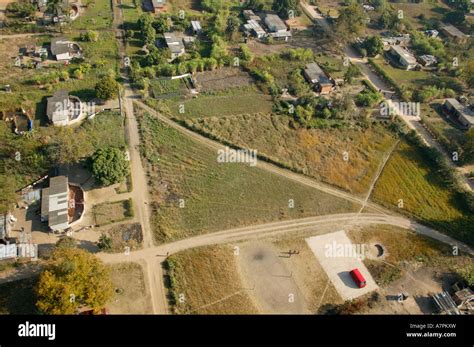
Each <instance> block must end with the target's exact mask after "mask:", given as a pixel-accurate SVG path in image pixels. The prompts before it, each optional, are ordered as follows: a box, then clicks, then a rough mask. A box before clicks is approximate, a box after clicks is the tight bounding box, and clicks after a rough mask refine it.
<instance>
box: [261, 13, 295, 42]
mask: <svg viewBox="0 0 474 347" xmlns="http://www.w3.org/2000/svg"><path fill="white" fill-rule="evenodd" d="M264 18H265V19H264V22H265V25H266V26H267V28H268V31H269V36H270V37H272V38H274V39H277V40H284V41H288V39H289V38H290V37H291V31H289V30H288V28H287V27H286V24H285V22H283V21H282V20H281V18H280V17H278V16H277V15H276V14H270V13H267V14H266V15H265V17H264Z"/></svg>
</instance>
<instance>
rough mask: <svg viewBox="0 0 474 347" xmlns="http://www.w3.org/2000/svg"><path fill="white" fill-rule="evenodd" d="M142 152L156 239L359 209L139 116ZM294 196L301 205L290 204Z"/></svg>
mask: <svg viewBox="0 0 474 347" xmlns="http://www.w3.org/2000/svg"><path fill="white" fill-rule="evenodd" d="M139 124H140V133H141V138H142V140H141V153H142V155H143V157H144V158H145V159H146V160H147V161H148V163H149V169H148V171H149V175H150V184H151V187H152V196H153V200H154V201H153V203H152V209H153V217H152V224H153V225H154V233H155V240H156V241H158V242H160V243H161V242H165V241H171V240H175V239H181V238H185V237H190V236H193V235H198V234H202V233H208V232H213V231H218V230H224V229H228V228H232V227H236V226H244V225H251V224H260V223H265V222H270V221H276V220H283V219H291V218H300V217H305V216H314V215H323V214H327V213H342V212H348V211H354V210H355V209H356V208H357V207H356V206H354V205H353V204H352V203H350V202H348V201H345V200H341V199H338V198H334V197H332V196H330V195H327V194H325V193H322V192H321V191H318V190H316V189H308V188H307V187H305V186H301V185H299V184H297V183H295V182H292V181H289V180H286V179H284V178H282V177H278V176H275V175H274V174H270V173H267V172H266V171H263V170H261V169H259V168H258V164H257V166H256V167H251V166H249V165H248V164H245V163H219V162H217V160H216V159H217V153H216V152H215V151H213V150H211V149H208V148H207V147H204V145H202V144H199V143H197V142H195V141H194V140H191V139H189V138H188V137H186V136H184V135H182V134H181V133H179V132H178V131H177V130H174V129H172V128H169V127H168V126H166V125H163V123H161V122H160V121H159V120H157V119H155V118H153V117H152V116H150V115H149V114H147V113H145V112H141V114H140V117H139ZM290 199H293V201H294V202H295V205H296V206H295V208H289V200H290Z"/></svg>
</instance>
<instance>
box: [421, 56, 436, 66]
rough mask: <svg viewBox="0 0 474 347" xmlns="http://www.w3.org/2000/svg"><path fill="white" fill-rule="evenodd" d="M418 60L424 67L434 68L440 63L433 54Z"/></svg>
mask: <svg viewBox="0 0 474 347" xmlns="http://www.w3.org/2000/svg"><path fill="white" fill-rule="evenodd" d="M418 60H419V61H420V63H421V65H423V66H432V65H436V64H437V63H438V59H436V57H435V56H433V55H431V54H424V55H421V56H419V57H418Z"/></svg>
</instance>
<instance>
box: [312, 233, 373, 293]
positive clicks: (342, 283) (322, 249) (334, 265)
mask: <svg viewBox="0 0 474 347" xmlns="http://www.w3.org/2000/svg"><path fill="white" fill-rule="evenodd" d="M306 243H307V244H308V246H309V248H311V250H312V251H313V253H314V255H315V256H316V258H317V259H318V260H319V262H320V264H321V266H322V267H323V269H324V271H326V273H327V275H328V277H329V279H330V280H331V282H332V283H333V284H334V287H335V288H336V290H337V292H338V293H339V295H340V296H341V297H342V299H343V300H350V299H354V298H357V297H359V296H361V295H364V294H366V293H369V292H371V291H373V290H376V289H378V286H377V284H376V283H375V281H374V279H373V278H372V276H371V275H370V273H369V270H367V268H366V267H365V265H364V263H363V262H362V260H361V259H359V258H358V257H356V256H355V255H353V256H352V255H351V254H339V253H337V252H333V253H332V254H330V252H328V249H329V247H332V246H333V245H337V246H338V247H339V246H341V247H344V249H347V248H349V247H350V248H352V249H354V247H355V246H354V245H353V244H352V242H351V240H349V238H348V237H347V235H346V233H345V232H344V231H337V232H334V233H330V234H324V235H320V236H314V237H310V238H307V239H306ZM352 253H353V254H355V252H352ZM355 268H357V269H359V271H360V272H361V274H362V276H364V278H365V280H366V282H367V285H366V286H365V287H364V288H359V287H358V286H357V284H356V283H355V282H354V280H353V279H352V277H351V275H350V273H349V272H350V271H351V270H353V269H355Z"/></svg>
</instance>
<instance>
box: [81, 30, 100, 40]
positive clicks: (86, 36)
mask: <svg viewBox="0 0 474 347" xmlns="http://www.w3.org/2000/svg"><path fill="white" fill-rule="evenodd" d="M80 38H81V41H88V42H97V41H98V40H99V33H98V32H97V31H94V30H87V31H86V32H85V33H81V35H80Z"/></svg>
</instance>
